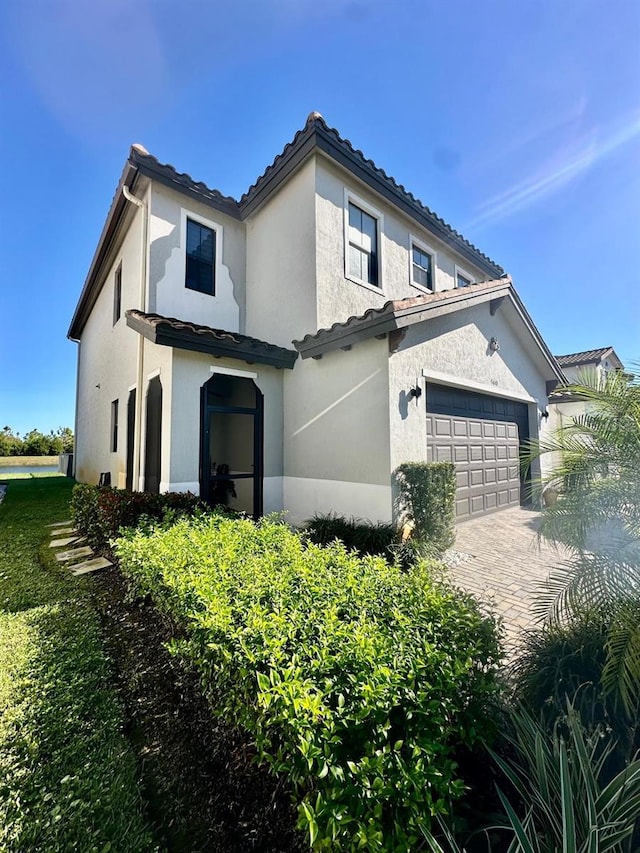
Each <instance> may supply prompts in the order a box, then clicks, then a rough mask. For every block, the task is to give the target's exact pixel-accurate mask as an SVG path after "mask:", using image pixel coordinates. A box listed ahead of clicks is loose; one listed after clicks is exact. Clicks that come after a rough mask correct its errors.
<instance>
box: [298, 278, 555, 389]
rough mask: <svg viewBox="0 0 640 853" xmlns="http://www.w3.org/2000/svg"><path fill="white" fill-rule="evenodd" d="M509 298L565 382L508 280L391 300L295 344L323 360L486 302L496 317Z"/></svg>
mask: <svg viewBox="0 0 640 853" xmlns="http://www.w3.org/2000/svg"><path fill="white" fill-rule="evenodd" d="M505 298H508V299H509V300H510V302H511V304H512V305H513V307H514V309H515V311H516V312H517V314H518V315H519V316H520V318H521V320H522V321H523V323H524V324H525V326H526V327H527V329H528V331H529V333H530V334H531V336H532V337H533V339H534V340H535V342H536V344H537V346H538V348H539V349H540V351H541V353H542V356H543V358H544V359H545V361H546V362H547V363H548V365H549V367H550V368H551V371H552V373H553V375H554V376H555V377H556V379H557V380H558V381H559V382H564V375H563V373H562V371H561V370H560V368H559V366H558V364H557V363H556V360H555V358H554V357H553V355H552V354H551V352H550V351H549V348H548V347H547V345H546V344H545V342H544V340H543V338H542V335H541V334H540V332H539V331H538V329H537V328H536V326H535V324H534V322H533V320H532V319H531V317H530V316H529V314H528V312H527V310H526V308H525V307H524V305H523V304H522V301H521V300H520V297H519V296H518V294H517V292H516V290H515V288H514V287H513V284H512V282H511V279H510V278H509V277H508V276H505V277H504V278H500V279H497V280H492V281H483V282H480V283H478V284H471V285H469V287H461V288H453V289H451V290H441V291H438V292H437V293H429V294H425V295H424V296H413V297H411V298H409V299H396V300H390V301H389V302H385V304H384V305H383V306H382V307H381V308H369V310H368V311H365V313H364V314H360V315H357V316H356V315H353V316H351V317H349V319H348V320H345V321H344V322H342V323H334V324H333V325H332V326H331V328H329V329H319V330H318V331H317V332H315V333H314V334H309V335H305V337H304V338H303V339H302V340H300V341H294V342H293V344H294V346H295V347H296V349H297V350H298V352H299V353H300V355H301V356H302V358H319V357H321V356H322V355H324V353H326V352H331V351H333V350H337V349H350V348H351V347H352V346H353V345H354V344H357V343H360V342H361V341H364V340H368V339H369V338H372V337H383V336H384V335H386V334H388V333H389V332H394V331H397V330H399V329H406V328H407V327H408V326H412V325H414V324H416V323H422V322H423V321H425V320H429V319H433V318H434V317H440V316H442V315H443V314H451V313H454V312H456V311H460V310H462V309H465V308H471V307H473V306H475V305H480V304H481V303H483V302H490V303H491V308H490V310H491V312H492V313H495V312H496V311H497V310H498V309H499V308H500V305H501V303H502V301H503V300H504V299H505Z"/></svg>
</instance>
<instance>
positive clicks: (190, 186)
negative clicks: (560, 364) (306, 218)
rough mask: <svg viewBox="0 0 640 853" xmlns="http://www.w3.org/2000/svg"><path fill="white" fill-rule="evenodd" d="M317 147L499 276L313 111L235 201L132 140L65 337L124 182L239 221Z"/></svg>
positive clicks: (103, 250) (83, 314) (81, 320)
mask: <svg viewBox="0 0 640 853" xmlns="http://www.w3.org/2000/svg"><path fill="white" fill-rule="evenodd" d="M318 151H319V152H322V153H323V154H324V155H325V156H327V157H329V158H331V159H332V160H333V161H334V162H336V163H338V164H339V165H340V166H343V167H344V168H345V169H347V170H348V171H350V172H351V173H352V174H353V175H354V176H355V177H356V178H358V179H359V180H361V181H363V182H364V183H365V184H367V185H368V186H369V187H370V188H371V189H372V190H374V191H375V192H376V193H378V194H380V195H381V196H383V197H384V198H386V199H387V200H388V201H389V202H391V204H393V205H394V206H395V207H397V208H398V209H400V210H402V211H403V212H404V213H405V214H406V215H407V216H409V217H410V218H412V219H414V220H415V221H416V222H418V223H419V224H420V225H422V226H423V227H424V228H426V229H427V230H428V231H430V232H431V233H432V234H434V235H435V236H437V237H438V238H439V239H440V240H442V241H443V242H444V243H446V244H447V245H449V246H450V247H451V248H452V249H453V250H454V251H455V252H457V253H458V254H460V255H461V256H463V257H465V258H466V259H467V260H468V261H469V262H470V263H472V264H473V265H474V266H476V267H478V268H479V269H481V270H483V272H484V273H485V274H486V275H487V276H491V277H492V278H498V277H499V276H501V275H503V273H504V270H503V269H502V267H501V266H499V265H498V264H496V263H495V261H492V260H491V258H489V257H487V255H485V254H484V253H483V252H481V251H480V250H479V249H478V248H476V246H474V245H473V244H472V243H470V242H469V241H468V240H466V239H465V238H464V237H463V236H462V235H461V234H459V233H458V232H457V231H456V230H455V229H454V228H452V227H451V226H450V225H448V224H447V223H446V222H445V221H444V220H443V219H441V218H440V217H439V216H438V215H437V214H435V213H434V212H433V211H432V210H430V209H429V208H428V207H427V206H426V205H424V204H423V203H422V202H421V201H420V200H419V199H417V198H416V197H415V196H414V195H413V194H412V193H410V192H409V191H408V190H406V189H405V188H404V187H403V186H402V184H399V183H398V182H397V181H396V180H395V179H394V178H392V177H390V176H389V175H387V173H386V172H385V171H384V170H383V169H381V168H379V167H378V166H376V164H375V163H374V162H373V161H372V160H368V159H367V158H366V157H365V156H364V154H363V153H362V151H359V150H358V149H356V148H354V147H353V145H352V144H351V142H350V141H349V140H348V139H345V138H343V137H341V136H340V134H339V133H338V131H337V130H336V129H335V128H331V127H329V126H328V125H327V123H326V122H325V120H324V119H323V118H322V116H321V115H320V113H315V112H314V113H310V115H309V116H308V118H307V122H306V124H305V126H304V128H302V130H299V131H298V132H297V133H296V135H295V136H294V137H293V139H292V140H291V142H289V143H287V145H285V147H284V149H283V151H282V152H281V153H280V154H278V155H277V157H276V158H275V159H274V161H273V162H272V163H271V165H270V166H268V167H267V169H266V170H265V171H264V172H263V174H262V175H261V176H260V177H259V178H258V179H257V181H256V182H255V183H254V184H253V185H252V186H251V187H250V188H249V189H248V190H247V192H246V193H244V195H243V196H242V197H241V198H240V200H239V201H236V200H235V199H233V198H231V197H230V196H225V195H223V194H222V193H221V192H219V191H218V190H215V189H211V188H210V187H208V186H207V185H206V184H204V183H203V182H202V181H195V180H194V179H193V178H192V177H191V176H190V175H188V174H186V173H183V172H178V171H177V170H176V169H175V167H174V166H171V165H169V164H163V163H160V162H159V161H158V160H157V159H156V158H155V157H153V156H152V155H151V154H149V152H148V151H146V150H145V149H144V148H143V147H142V146H141V145H133V146H132V147H131V149H130V151H129V157H128V159H127V162H126V163H125V166H124V169H123V172H122V175H121V177H120V182H119V184H118V187H117V189H116V193H115V195H114V197H113V200H112V202H111V207H110V209H109V213H108V214H107V219H106V222H105V224H104V227H103V229H102V233H101V235H100V239H99V241H98V246H97V248H96V252H95V254H94V256H93V260H92V262H91V266H90V268H89V273H88V275H87V278H86V281H85V283H84V286H83V289H82V292H81V294H80V299H79V301H78V305H77V307H76V310H75V313H74V315H73V319H72V320H71V324H70V327H69V331H68V336H69V337H70V338H71V339H74V340H77V339H78V338H79V336H80V334H81V332H82V329H83V327H84V324H85V322H86V320H87V318H88V316H89V314H90V312H91V309H92V308H93V305H94V304H95V301H96V299H97V296H98V293H99V290H100V286H101V282H100V272H101V269H102V266H103V264H104V262H105V260H106V258H107V255H108V252H109V249H110V247H111V246H112V244H113V241H114V238H115V234H116V232H117V229H118V227H119V225H120V223H121V221H122V217H123V215H124V211H125V209H126V207H127V204H128V203H127V201H126V199H125V198H124V195H123V192H122V188H123V186H126V187H128V188H129V189H130V190H131V191H133V190H134V189H135V184H136V181H137V179H138V176H139V175H144V176H146V177H148V178H150V179H152V180H155V181H158V182H159V183H162V184H164V185H166V186H169V187H172V188H173V189H175V190H176V191H177V192H180V193H183V194H184V195H187V196H189V197H190V198H194V199H196V200H198V201H200V202H202V203H203V204H206V205H208V206H210V207H213V208H215V209H216V210H220V211H223V212H224V213H226V214H228V215H229V216H233V217H234V218H236V219H240V220H243V219H245V218H246V217H248V216H250V215H251V214H252V213H254V212H255V211H256V210H257V209H258V208H259V207H260V206H261V205H262V204H264V202H265V201H266V200H267V199H268V198H269V197H270V196H271V195H272V194H273V193H274V192H275V191H276V190H277V189H278V188H279V187H280V186H281V184H282V183H283V182H284V181H286V180H287V179H288V178H289V177H290V176H291V175H292V174H293V172H295V171H296V170H297V169H298V168H299V166H300V165H301V164H302V163H303V162H304V161H305V160H306V159H307V158H308V157H309V156H310V155H311V154H313V153H314V152H318Z"/></svg>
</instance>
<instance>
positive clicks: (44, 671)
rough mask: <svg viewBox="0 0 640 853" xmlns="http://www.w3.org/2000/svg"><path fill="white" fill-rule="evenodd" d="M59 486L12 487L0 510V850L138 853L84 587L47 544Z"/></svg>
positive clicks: (48, 481) (118, 714) (139, 839)
mask: <svg viewBox="0 0 640 853" xmlns="http://www.w3.org/2000/svg"><path fill="white" fill-rule="evenodd" d="M71 487H72V481H70V480H67V479H66V478H62V477H51V478H44V477H43V478H36V479H28V480H14V481H12V482H11V483H10V484H9V487H8V492H7V495H6V497H5V500H4V502H3V503H2V505H0V850H2V851H7V853H9V851H11V853H13V851H16V853H17V851H20V853H24V851H47V853H49V851H71V850H73V851H76V850H77V851H82V853H84V851H87V853H90V851H100V852H101V851H104V853H106V851H109V850H110V851H122V853H135V851H150V850H154V849H156V847H155V845H154V842H153V839H152V837H151V834H150V833H149V831H148V828H147V825H146V822H145V818H144V814H143V806H142V801H141V797H140V793H139V790H138V785H137V771H136V766H135V761H134V758H133V753H132V751H131V749H130V747H129V744H128V742H127V741H126V739H125V738H124V736H123V735H122V723H123V719H122V709H121V707H120V704H119V703H118V700H117V699H116V697H115V693H114V692H113V690H112V688H111V686H110V681H109V677H110V672H109V664H108V661H107V660H106V658H105V655H104V653H103V650H102V645H101V640H100V628H99V623H98V619H97V615H96V613H95V610H94V609H93V607H92V605H91V601H90V597H89V594H88V590H89V584H90V583H91V582H90V581H88V580H86V579H78V578H73V577H72V576H71V575H70V574H69V573H68V572H66V571H65V570H63V569H60V568H59V567H58V565H57V563H56V561H55V558H54V557H53V553H52V552H51V550H50V549H49V548H48V547H47V542H48V539H49V530H48V528H47V524H50V523H51V522H54V521H61V520H64V519H66V518H67V517H68V503H69V498H70V495H71Z"/></svg>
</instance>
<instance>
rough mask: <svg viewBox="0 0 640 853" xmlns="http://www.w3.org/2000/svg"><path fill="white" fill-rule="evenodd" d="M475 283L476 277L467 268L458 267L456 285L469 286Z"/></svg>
mask: <svg viewBox="0 0 640 853" xmlns="http://www.w3.org/2000/svg"><path fill="white" fill-rule="evenodd" d="M473 283H474V278H473V276H472V275H470V274H469V273H468V272H466V270H463V269H460V267H458V266H457V267H456V287H469V285H470V284H473Z"/></svg>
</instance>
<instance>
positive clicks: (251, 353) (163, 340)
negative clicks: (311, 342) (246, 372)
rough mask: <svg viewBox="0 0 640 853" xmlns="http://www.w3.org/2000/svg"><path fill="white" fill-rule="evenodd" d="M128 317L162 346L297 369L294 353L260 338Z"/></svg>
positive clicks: (166, 319) (174, 321)
mask: <svg viewBox="0 0 640 853" xmlns="http://www.w3.org/2000/svg"><path fill="white" fill-rule="evenodd" d="M125 316H126V318H127V326H129V327H130V328H132V329H134V330H135V331H136V332H139V333H140V334H141V335H143V336H144V337H145V338H146V339H147V340H149V341H151V342H152V343H154V344H159V345H160V346H166V347H175V348H176V349H184V350H190V351H191V352H203V353H206V354H207V355H212V356H215V357H216V358H234V359H239V360H240V361H246V362H247V364H269V365H271V366H272V367H286V368H289V369H291V368H293V365H294V363H295V360H296V358H297V357H298V353H297V352H295V351H294V350H290V349H285V348H284V347H279V346H276V345H275V344H268V343H266V341H261V340H259V339H258V338H251V337H249V336H248V335H240V334H238V333H237V332H226V331H224V330H222V329H212V328H211V327H210V326H200V325H198V324H197V323H189V322H187V321H185V320H177V319H176V318H175V317H162V316H161V315H160V314H145V313H144V312H143V311H135V310H129V311H127V312H126V314H125Z"/></svg>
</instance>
